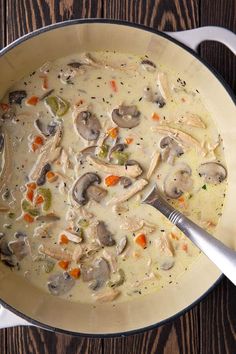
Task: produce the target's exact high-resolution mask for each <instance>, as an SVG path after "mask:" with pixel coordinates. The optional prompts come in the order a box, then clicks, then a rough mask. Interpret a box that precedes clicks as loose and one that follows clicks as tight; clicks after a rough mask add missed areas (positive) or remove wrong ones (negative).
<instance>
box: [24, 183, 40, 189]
mask: <svg viewBox="0 0 236 354" xmlns="http://www.w3.org/2000/svg"><path fill="white" fill-rule="evenodd" d="M26 186H27V188H29V189H33V190H34V189H36V188H37V184H36V183H35V182H30V183H27V185H26Z"/></svg>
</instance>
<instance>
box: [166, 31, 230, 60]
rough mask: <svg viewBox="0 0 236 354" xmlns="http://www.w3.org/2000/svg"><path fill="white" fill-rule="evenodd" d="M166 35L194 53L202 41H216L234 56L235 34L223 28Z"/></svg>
mask: <svg viewBox="0 0 236 354" xmlns="http://www.w3.org/2000/svg"><path fill="white" fill-rule="evenodd" d="M166 33H167V34H168V35H169V36H171V37H172V38H174V39H177V40H178V41H180V42H181V43H183V44H185V45H187V46H188V47H189V48H191V49H193V50H194V51H197V48H198V46H199V44H200V43H202V42H204V41H216V42H220V43H223V44H224V45H226V47H228V48H229V49H230V50H231V51H232V52H233V53H234V54H235V55H236V34H235V33H233V32H231V31H230V30H228V29H226V28H223V27H218V26H205V27H200V28H195V29H192V30H187V31H177V32H166Z"/></svg>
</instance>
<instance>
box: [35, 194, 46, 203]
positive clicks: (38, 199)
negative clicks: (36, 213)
mask: <svg viewBox="0 0 236 354" xmlns="http://www.w3.org/2000/svg"><path fill="white" fill-rule="evenodd" d="M43 202H44V199H43V197H42V195H37V196H36V198H35V204H36V205H39V204H42V203H43Z"/></svg>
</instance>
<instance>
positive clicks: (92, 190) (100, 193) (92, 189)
mask: <svg viewBox="0 0 236 354" xmlns="http://www.w3.org/2000/svg"><path fill="white" fill-rule="evenodd" d="M106 195H107V190H106V189H104V188H101V187H99V186H95V185H91V186H89V187H88V189H87V196H88V198H89V199H93V200H95V202H97V203H99V202H100V201H101V200H102V199H103V198H105V196H106Z"/></svg>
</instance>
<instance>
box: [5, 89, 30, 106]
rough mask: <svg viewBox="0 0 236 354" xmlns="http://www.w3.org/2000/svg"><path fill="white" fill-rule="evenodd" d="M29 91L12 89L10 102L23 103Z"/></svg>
mask: <svg viewBox="0 0 236 354" xmlns="http://www.w3.org/2000/svg"><path fill="white" fill-rule="evenodd" d="M26 96H27V93H26V91H25V90H18V91H12V92H9V95H8V98H9V103H10V104H14V103H15V104H19V105H20V104H21V103H22V100H23V99H24V98H26Z"/></svg>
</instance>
